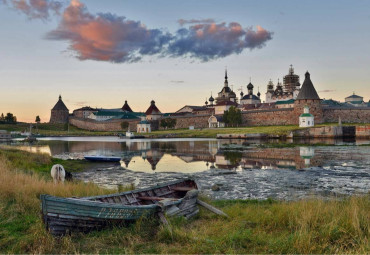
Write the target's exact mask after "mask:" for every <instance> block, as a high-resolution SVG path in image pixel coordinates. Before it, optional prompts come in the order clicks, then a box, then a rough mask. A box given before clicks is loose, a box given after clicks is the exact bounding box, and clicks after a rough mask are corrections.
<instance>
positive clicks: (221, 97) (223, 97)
mask: <svg viewBox="0 0 370 255" xmlns="http://www.w3.org/2000/svg"><path fill="white" fill-rule="evenodd" d="M211 98H212V99H213V97H212V96H211ZM211 98H210V103H211V104H213V101H211ZM224 101H231V102H236V101H237V98H236V94H235V92H234V91H232V89H230V87H229V81H228V77H227V70H226V71H225V82H224V87H223V88H222V90H221V91H220V92H219V93H218V97H216V104H218V103H220V102H224Z"/></svg>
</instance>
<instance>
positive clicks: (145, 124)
mask: <svg viewBox="0 0 370 255" xmlns="http://www.w3.org/2000/svg"><path fill="white" fill-rule="evenodd" d="M136 127H137V128H136V132H137V133H150V132H152V128H151V125H150V122H149V121H147V120H146V117H145V116H142V117H141V121H140V122H139V123H138V124H137V126H136Z"/></svg>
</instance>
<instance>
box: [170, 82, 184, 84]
mask: <svg viewBox="0 0 370 255" xmlns="http://www.w3.org/2000/svg"><path fill="white" fill-rule="evenodd" d="M170 82H171V83H176V84H179V83H184V82H185V81H170Z"/></svg>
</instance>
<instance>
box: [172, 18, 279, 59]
mask: <svg viewBox="0 0 370 255" xmlns="http://www.w3.org/2000/svg"><path fill="white" fill-rule="evenodd" d="M272 34H273V33H272V32H270V31H267V30H265V29H264V28H262V27H261V26H257V28H256V30H254V29H253V28H251V27H249V28H243V27H242V26H241V25H240V24H239V23H237V22H231V23H229V24H226V23H220V24H216V23H211V24H196V25H193V26H190V27H189V28H181V29H179V30H178V31H177V33H176V35H175V38H174V40H173V41H172V42H171V43H170V45H169V48H168V53H169V54H170V55H171V56H174V57H180V56H189V57H191V58H196V59H200V60H202V61H209V60H212V59H217V58H222V57H226V56H229V55H231V54H240V53H241V52H242V51H243V50H244V49H250V50H252V49H255V48H262V47H263V46H265V44H266V42H267V41H269V40H271V39H272Z"/></svg>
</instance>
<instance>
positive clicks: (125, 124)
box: [121, 121, 130, 130]
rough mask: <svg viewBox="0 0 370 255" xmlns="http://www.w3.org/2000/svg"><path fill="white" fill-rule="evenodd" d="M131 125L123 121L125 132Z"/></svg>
mask: <svg viewBox="0 0 370 255" xmlns="http://www.w3.org/2000/svg"><path fill="white" fill-rule="evenodd" d="M129 125H130V124H129V123H128V122H127V121H123V122H121V128H122V129H123V130H127V129H128V127H129Z"/></svg>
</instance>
